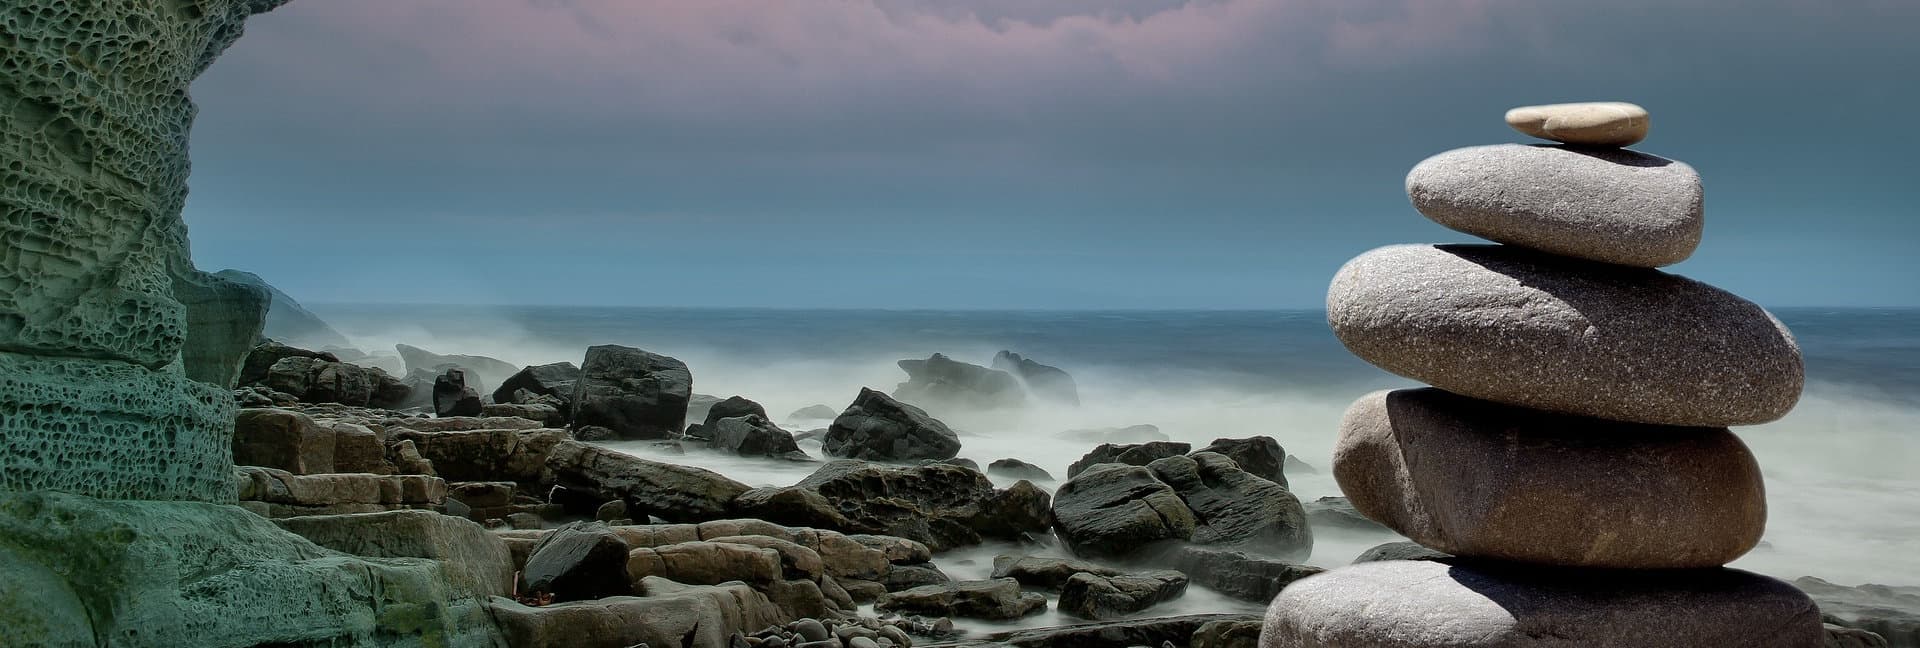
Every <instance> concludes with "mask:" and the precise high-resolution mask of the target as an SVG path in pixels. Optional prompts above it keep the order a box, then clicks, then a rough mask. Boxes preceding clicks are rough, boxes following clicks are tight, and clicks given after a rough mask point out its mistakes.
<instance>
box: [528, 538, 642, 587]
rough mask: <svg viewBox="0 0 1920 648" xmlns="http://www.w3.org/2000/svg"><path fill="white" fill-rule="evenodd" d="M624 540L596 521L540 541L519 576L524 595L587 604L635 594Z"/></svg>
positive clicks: (627, 548) (628, 549) (529, 555)
mask: <svg viewBox="0 0 1920 648" xmlns="http://www.w3.org/2000/svg"><path fill="white" fill-rule="evenodd" d="M630 550H631V548H630V547H628V546H627V543H626V541H625V540H622V539H620V536H619V535H618V534H616V533H614V532H613V530H612V529H609V528H608V527H607V525H606V524H603V523H599V522H575V523H573V524H568V525H566V526H563V527H560V528H558V529H554V530H553V531H551V532H549V533H547V534H545V535H543V536H541V537H540V542H539V544H536V545H534V548H533V551H532V552H531V553H529V554H528V556H527V562H526V566H525V567H524V568H523V569H522V571H521V573H520V585H521V588H520V591H521V592H522V593H536V592H545V593H549V594H552V595H553V597H554V600H555V601H558V602H565V601H586V600H592V599H597V598H605V597H608V596H628V595H631V594H633V581H632V580H631V579H629V578H628V576H627V554H628V552H629V551H630Z"/></svg>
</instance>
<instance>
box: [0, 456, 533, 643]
mask: <svg viewBox="0 0 1920 648" xmlns="http://www.w3.org/2000/svg"><path fill="white" fill-rule="evenodd" d="M444 569H445V567H444V565H443V564H442V563H440V562H437V561H432V560H420V559H376V558H361V557H356V556H348V555H345V554H341V553H338V552H334V551H332V550H328V549H324V548H321V547H319V546H317V545H315V544H313V543H311V542H308V541H307V540H305V539H303V538H301V537H299V536H296V535H293V534H291V533H287V532H285V531H282V530H280V529H279V528H278V527H275V526H274V525H273V523H271V522H268V521H267V520H265V519H262V518H260V517H257V516H255V515H253V514H251V513H247V512H245V511H242V510H241V509H239V508H236V507H232V506H220V505H214V504H204V503H198V502H126V501H104V500H96V499H91V498H86V497H80V496H74V495H65V494H60V493H27V494H14V495H0V645H7V646H37V645H54V646H61V645H86V646H92V645H113V646H129V647H141V646H152V647H170V646H194V647H196V648H212V647H218V646H254V645H260V644H287V645H327V646H382V647H384V646H491V645H497V644H498V642H499V636H498V634H497V631H496V630H495V629H494V626H493V623H492V622H491V620H490V619H489V618H488V617H487V614H486V611H485V606H484V603H483V602H482V601H481V600H480V599H478V598H475V597H474V596H473V594H471V593H468V592H464V591H460V590H459V589H458V588H456V587H454V586H450V585H449V584H448V583H449V580H448V578H447V576H446V574H445V573H444V571H443V570H444Z"/></svg>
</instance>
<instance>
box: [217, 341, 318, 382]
mask: <svg viewBox="0 0 1920 648" xmlns="http://www.w3.org/2000/svg"><path fill="white" fill-rule="evenodd" d="M282 358H313V359H316V360H323V361H326V362H339V361H340V357H339V356H336V355H334V354H332V353H328V352H326V351H311V350H307V349H303V348H300V347H296V346H289V345H286V344H282V343H280V342H279V341H276V340H273V339H264V340H261V341H260V343H259V344H256V345H253V348H252V349H249V350H248V351H247V357H246V358H245V359H244V360H241V361H240V377H239V380H238V384H240V385H263V384H266V382H267V371H268V370H270V369H272V368H273V364H274V363H276V362H279V361H280V360H281V359H282Z"/></svg>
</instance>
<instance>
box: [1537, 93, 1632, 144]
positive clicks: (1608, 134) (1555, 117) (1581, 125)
mask: <svg viewBox="0 0 1920 648" xmlns="http://www.w3.org/2000/svg"><path fill="white" fill-rule="evenodd" d="M1507 125H1508V126H1512V127H1513V129H1514V130H1517V131H1520V132H1522V133H1526V134H1528V135H1532V136H1534V137H1538V138H1541V139H1550V140H1553V141H1556V142H1566V143H1568V144H1585V145H1588V146H1629V145H1632V144H1633V143H1635V142H1638V141H1640V140H1643V139H1646V138H1647V128H1648V126H1649V124H1648V122H1647V109H1645V108H1641V107H1639V106H1637V105H1634V104H1630V103H1626V102H1623V101H1589V102H1581V103H1562V104H1547V105H1544V106H1521V107H1519V108H1515V109H1513V110H1509V111H1507Z"/></svg>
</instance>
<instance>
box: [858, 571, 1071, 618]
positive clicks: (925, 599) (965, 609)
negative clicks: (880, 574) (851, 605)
mask: <svg viewBox="0 0 1920 648" xmlns="http://www.w3.org/2000/svg"><path fill="white" fill-rule="evenodd" d="M874 610H876V611H880V612H897V613H900V614H927V615H936V616H958V617H967V618H972V619H988V620H1012V619H1019V618H1023V617H1028V616H1032V615H1035V614H1040V613H1042V612H1045V611H1046V610H1047V597H1045V596H1041V595H1039V594H1032V593H1026V592H1021V591H1020V583H1017V582H1015V581H1014V580H1013V579H1011V578H1001V579H995V580H985V581H961V582H957V583H946V584H941V585H926V586H922V587H916V588H913V589H910V590H905V591H900V592H892V593H889V594H886V595H883V596H881V597H880V600H879V601H877V602H875V603H874Z"/></svg>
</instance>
